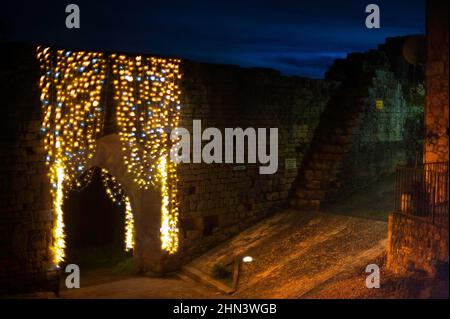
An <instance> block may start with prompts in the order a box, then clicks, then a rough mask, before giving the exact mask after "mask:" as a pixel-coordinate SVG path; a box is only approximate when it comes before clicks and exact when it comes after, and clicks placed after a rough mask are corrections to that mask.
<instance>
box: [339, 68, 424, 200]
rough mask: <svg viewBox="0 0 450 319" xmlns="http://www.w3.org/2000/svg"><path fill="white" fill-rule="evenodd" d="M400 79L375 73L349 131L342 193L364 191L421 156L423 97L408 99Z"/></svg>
mask: <svg viewBox="0 0 450 319" xmlns="http://www.w3.org/2000/svg"><path fill="white" fill-rule="evenodd" d="M416 87H422V86H421V84H417V85H416V86H411V87H408V88H407V89H405V88H404V87H403V86H402V84H401V79H399V78H397V77H396V76H395V74H394V73H393V72H391V71H390V70H389V69H382V68H380V69H377V70H376V71H375V76H374V78H373V81H372V85H371V87H370V88H369V90H368V95H367V97H366V98H365V99H364V101H363V107H362V111H361V112H360V113H359V116H358V117H357V121H356V126H355V128H354V129H353V131H352V138H351V142H350V144H351V147H350V150H349V154H348V155H347V157H346V159H345V161H344V169H343V171H344V176H345V178H344V188H345V189H342V191H341V193H342V192H345V191H351V190H352V189H356V188H360V187H364V186H366V185H368V184H369V183H371V182H373V181H375V180H377V179H378V178H380V177H381V176H384V175H391V174H393V173H394V172H395V168H396V167H397V165H414V163H415V162H416V161H419V162H420V154H421V153H422V143H421V140H422V137H421V135H420V134H421V133H422V127H423V123H422V117H423V98H424V97H423V95H422V96H421V97H420V99H416V100H411V99H409V98H408V94H409V90H410V89H411V90H413V89H414V88H416Z"/></svg>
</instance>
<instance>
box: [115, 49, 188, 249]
mask: <svg viewBox="0 0 450 319" xmlns="http://www.w3.org/2000/svg"><path fill="white" fill-rule="evenodd" d="M111 58H112V72H113V79H114V80H113V85H114V90H115V96H114V99H115V101H116V103H117V124H118V127H119V136H120V140H121V143H122V149H123V153H124V162H125V164H126V166H127V169H128V172H130V173H131V174H132V176H133V177H134V182H135V183H136V184H137V185H139V186H140V187H142V188H144V189H148V188H149V187H152V186H156V187H159V189H160V191H161V195H162V196H161V199H162V202H161V229H160V232H161V248H162V249H163V250H165V251H167V252H168V253H169V254H172V253H175V252H176V251H177V249H178V226H177V223H178V208H177V205H176V185H177V176H176V167H175V164H174V163H172V162H171V161H170V158H169V154H170V148H171V146H172V143H174V144H175V145H176V141H171V140H170V132H171V130H172V129H176V128H177V127H178V125H179V121H180V108H181V106H180V99H179V96H180V91H179V87H178V80H179V79H180V78H181V75H180V73H179V63H180V61H179V60H177V59H161V58H154V57H141V56H137V57H128V56H125V55H112V56H111Z"/></svg>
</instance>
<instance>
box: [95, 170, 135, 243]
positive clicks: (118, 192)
mask: <svg viewBox="0 0 450 319" xmlns="http://www.w3.org/2000/svg"><path fill="white" fill-rule="evenodd" d="M101 176H102V182H103V186H104V187H105V191H106V194H108V197H109V198H110V199H111V201H112V202H113V203H117V204H118V205H123V204H124V205H125V250H126V251H131V250H132V249H133V248H134V216H133V211H132V208H131V202H130V198H129V197H128V196H127V195H125V192H124V190H123V187H122V185H121V184H120V183H119V182H118V181H117V179H116V178H115V177H114V176H112V175H110V174H109V173H108V171H107V170H106V169H104V168H102V170H101Z"/></svg>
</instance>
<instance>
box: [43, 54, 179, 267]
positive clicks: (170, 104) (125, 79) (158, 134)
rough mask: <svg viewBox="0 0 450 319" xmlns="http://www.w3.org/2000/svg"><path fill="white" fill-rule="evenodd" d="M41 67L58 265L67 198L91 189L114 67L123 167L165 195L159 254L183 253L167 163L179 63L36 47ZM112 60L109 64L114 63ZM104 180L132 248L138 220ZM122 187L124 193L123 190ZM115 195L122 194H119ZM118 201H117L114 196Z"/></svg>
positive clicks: (172, 177)
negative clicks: (90, 165)
mask: <svg viewBox="0 0 450 319" xmlns="http://www.w3.org/2000/svg"><path fill="white" fill-rule="evenodd" d="M37 57H38V60H39V62H40V65H41V70H42V74H43V75H42V76H41V79H40V88H41V97H40V98H41V103H42V108H43V114H44V119H43V122H42V127H41V132H42V134H43V135H44V148H45V151H46V154H47V155H46V163H47V165H48V166H49V179H50V182H51V185H52V188H51V196H52V203H53V212H54V226H53V230H52V233H53V245H52V247H51V252H52V256H53V261H54V263H55V264H57V265H58V264H60V263H61V262H62V261H63V260H64V257H65V240H64V238H65V235H64V219H63V207H62V206H63V199H64V196H65V195H67V193H68V192H69V191H70V190H71V189H73V188H77V187H80V186H81V185H82V184H83V185H84V184H86V183H89V180H90V176H92V174H90V173H89V172H88V173H84V171H85V167H86V163H87V161H88V160H89V159H91V158H92V157H93V156H94V152H95V149H96V139H97V137H98V135H99V134H100V133H101V131H102V124H103V114H104V112H103V109H102V107H101V103H100V102H101V96H102V91H103V89H104V87H105V80H106V69H107V66H108V64H109V62H111V65H112V73H113V74H112V76H113V86H114V89H115V100H116V103H117V105H116V107H117V112H116V113H117V124H118V127H119V136H120V140H121V143H122V148H123V154H124V163H125V165H126V167H127V170H128V172H129V173H130V174H132V176H133V177H134V181H135V183H136V184H137V185H138V186H139V187H141V188H144V189H148V188H149V187H156V188H158V189H159V190H160V191H161V194H162V201H161V230H160V231H161V248H162V249H163V250H165V251H167V252H168V253H169V254H172V253H175V252H176V251H177V250H178V226H177V224H178V208H177V204H176V185H177V176H176V167H175V164H174V163H172V162H171V161H170V159H169V154H170V151H169V150H170V147H171V146H172V143H174V144H175V145H176V141H171V140H170V131H171V130H172V129H173V128H176V127H178V124H179V120H180V115H179V112H180V101H179V95H180V91H179V88H178V84H177V83H178V80H179V79H180V78H181V75H180V73H179V63H180V61H179V60H176V59H160V58H153V57H148V58H147V57H146V58H143V57H139V56H138V57H127V56H124V55H111V56H110V57H105V56H104V55H103V54H102V53H97V52H83V51H80V52H71V51H65V50H57V51H55V52H53V51H52V50H50V48H42V47H39V48H38V52H37ZM109 60H110V61H109ZM102 178H103V182H104V185H105V187H106V190H107V193H108V196H110V198H112V199H113V198H114V199H115V200H118V198H121V199H120V201H122V202H123V203H124V204H125V207H126V218H125V219H126V225H125V227H126V229H125V237H126V238H125V248H126V249H127V250H130V249H132V247H133V243H134V239H133V231H134V221H133V214H132V211H131V204H130V200H129V198H128V196H126V195H125V194H123V189H122V187H121V186H120V184H118V182H117V181H116V180H115V179H113V178H112V177H111V176H110V175H109V174H107V172H106V171H102ZM119 189H120V190H119ZM117 194H118V195H117ZM116 195H117V196H116Z"/></svg>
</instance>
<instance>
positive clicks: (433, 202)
mask: <svg viewBox="0 0 450 319" xmlns="http://www.w3.org/2000/svg"><path fill="white" fill-rule="evenodd" d="M448 177H449V176H448V162H441V163H426V164H422V165H418V166H416V167H404V166H399V167H397V174H396V182H395V211H397V212H400V213H403V214H406V215H410V216H415V217H417V218H422V219H424V220H427V221H429V222H432V223H435V224H440V225H444V226H445V225H446V226H447V227H448Z"/></svg>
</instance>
